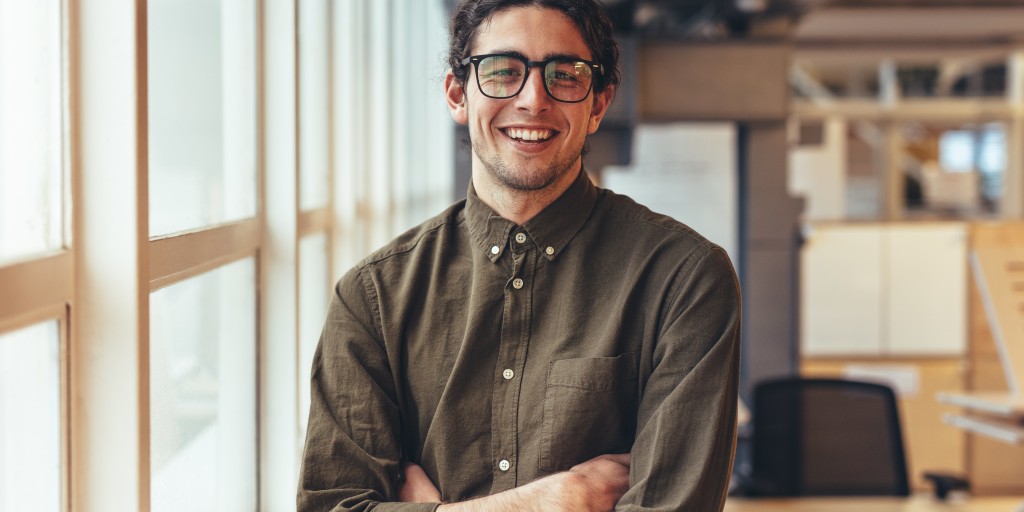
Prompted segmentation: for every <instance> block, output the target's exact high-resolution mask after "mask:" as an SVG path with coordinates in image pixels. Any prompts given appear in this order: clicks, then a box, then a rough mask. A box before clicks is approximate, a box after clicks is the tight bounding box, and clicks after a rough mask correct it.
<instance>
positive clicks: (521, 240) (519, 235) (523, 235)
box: [516, 233, 526, 244]
mask: <svg viewBox="0 0 1024 512" xmlns="http://www.w3.org/2000/svg"><path fill="white" fill-rule="evenodd" d="M516 242H519V243H521V244H525V243H526V233H516Z"/></svg>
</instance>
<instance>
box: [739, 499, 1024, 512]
mask: <svg viewBox="0 0 1024 512" xmlns="http://www.w3.org/2000/svg"><path fill="white" fill-rule="evenodd" d="M1021 499H1022V498H1021V497H1010V498H996V497H979V498H970V499H964V500H958V501H950V502H948V503H943V502H940V501H936V500H935V499H934V498H932V497H931V496H913V497H910V498H764V499H748V498H729V499H728V501H726V503H725V512H1013V511H1015V510H1019V509H1018V507H1019V506H1020V505H1021Z"/></svg>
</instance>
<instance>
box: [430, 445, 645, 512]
mask: <svg viewBox="0 0 1024 512" xmlns="http://www.w3.org/2000/svg"><path fill="white" fill-rule="evenodd" d="M629 464H630V456H629V455H628V454H617V455H601V456H598V457H595V458H593V459H590V460H588V461H586V462H584V463H582V464H578V465H576V466H574V467H573V468H572V469H570V470H569V471H565V472H562V473H556V474H554V475H550V476H547V477H544V478H541V479H540V480H536V481H534V482H531V483H529V484H527V485H524V486H522V487H517V488H515V489H509V490H507V491H503V492H499V493H495V494H492V495H490V496H485V497H482V498H478V499H474V500H470V501H466V502H462V503H451V504H444V505H441V507H440V508H438V510H439V511H445V512H512V511H527V512H601V511H605V512H607V511H611V510H612V508H613V507H615V503H616V502H618V501H619V499H620V498H621V497H622V494H623V493H625V492H626V490H627V489H628V488H629Z"/></svg>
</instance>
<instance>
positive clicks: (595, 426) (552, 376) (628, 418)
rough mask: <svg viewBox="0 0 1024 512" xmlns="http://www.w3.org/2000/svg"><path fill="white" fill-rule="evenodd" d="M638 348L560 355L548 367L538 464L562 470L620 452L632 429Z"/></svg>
mask: <svg viewBox="0 0 1024 512" xmlns="http://www.w3.org/2000/svg"><path fill="white" fill-rule="evenodd" d="M638 357H639V353H638V352H630V353H626V354H622V355H619V356H616V357H588V358H575V359H559V360H557V361H552V362H551V365H550V367H549V368H548V379H547V387H546V389H545V392H544V421H543V426H542V429H541V443H540V445H541V446H540V458H539V460H538V466H539V468H540V469H541V470H544V471H551V472H556V471H564V470H566V469H569V468H571V467H572V466H574V465H576V464H579V463H581V462H584V461H586V460H589V459H591V458H593V457H596V456H598V455H601V454H605V453H625V452H628V451H629V450H630V448H631V447H632V446H633V438H634V435H635V433H636V411H637V388H636V386H637V382H636V381H637V378H636V377H637V364H638V361H639V360H638Z"/></svg>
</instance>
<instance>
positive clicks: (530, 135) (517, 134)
mask: <svg viewBox="0 0 1024 512" xmlns="http://www.w3.org/2000/svg"><path fill="white" fill-rule="evenodd" d="M505 133H507V134H508V136H509V137H512V138H513V139H519V140H531V141H532V140H548V139H550V138H551V135H552V132H551V130H527V129H524V128H506V129H505Z"/></svg>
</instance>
